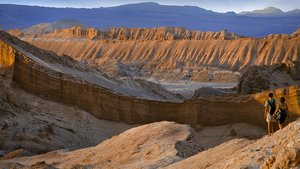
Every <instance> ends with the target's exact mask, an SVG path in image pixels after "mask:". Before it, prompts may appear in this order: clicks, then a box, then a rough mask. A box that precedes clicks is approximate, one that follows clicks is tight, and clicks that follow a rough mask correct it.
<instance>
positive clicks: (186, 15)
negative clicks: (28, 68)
mask: <svg viewBox="0 0 300 169" xmlns="http://www.w3.org/2000/svg"><path fill="white" fill-rule="evenodd" d="M299 11H300V10H298V9H296V10H293V11H289V12H282V11H281V10H280V9H277V8H273V7H269V8H266V9H264V10H255V11H252V12H242V13H239V14H236V13H234V12H227V13H218V12H213V11H211V10H206V9H203V8H200V7H195V6H166V5H160V4H157V3H153V2H149V3H138V4H128V5H122V6H117V7H107V8H92V9H86V8H51V7H38V6H24V5H8V4H0V27H1V28H2V29H5V30H8V29H16V28H18V29H25V28H28V27H30V26H33V25H36V24H41V23H51V22H56V21H59V20H65V19H68V20H77V21H78V22H80V23H82V24H84V25H86V26H90V27H95V28H99V29H105V28H111V27H159V26H167V27H185V28H187V29H193V30H201V31H220V30H224V29H227V30H228V31H230V32H235V33H237V34H239V35H243V36H251V37H259V36H265V35H268V34H275V33H276V34H277V33H287V34H289V33H292V32H293V31H295V30H296V29H297V28H298V27H300V12H299ZM275 14H276V15H275ZM40 26H41V25H40ZM42 26H43V25H42ZM54 27H55V25H54Z"/></svg>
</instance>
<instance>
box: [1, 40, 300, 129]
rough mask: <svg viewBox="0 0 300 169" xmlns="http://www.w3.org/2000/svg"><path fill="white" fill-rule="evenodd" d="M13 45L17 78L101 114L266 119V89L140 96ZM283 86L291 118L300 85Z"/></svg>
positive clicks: (201, 120) (215, 121)
mask: <svg viewBox="0 0 300 169" xmlns="http://www.w3.org/2000/svg"><path fill="white" fill-rule="evenodd" d="M3 43H4V42H2V44H3ZM4 50H11V49H10V48H5V49H4ZM13 51H14V55H15V61H14V74H13V82H14V83H15V84H17V85H19V86H20V87H21V88H23V89H25V90H26V91H29V92H31V93H34V94H37V95H39V96H41V97H43V98H47V99H50V100H53V101H57V102H61V103H65V104H67V105H72V106H77V107H79V108H82V109H84V110H86V111H88V112H90V113H91V114H93V115H94V116H96V117H98V118H101V119H107V120H113V121H122V122H126V123H150V122H154V121H161V120H170V121H176V122H179V123H186V124H190V125H192V126H196V125H204V126H214V125H224V124H229V123H239V122H246V123H251V124H255V125H262V126H264V125H265V122H264V119H263V102H264V99H266V96H267V92H264V93H261V94H257V95H245V96H238V95H228V96H214V97H207V98H201V99H196V100H189V101H186V102H183V103H172V102H160V101H151V100H142V99H138V98H135V97H128V96H124V95H120V94H117V93H114V92H113V91H109V90H106V89H104V88H101V87H100V86H96V85H94V84H90V83H87V82H85V81H83V80H80V79H75V78H73V77H71V76H69V75H66V74H62V73H59V72H56V71H54V70H50V69H46V68H45V67H43V66H42V65H40V64H39V63H37V62H35V61H34V60H31V59H30V58H29V57H27V56H26V54H24V53H23V52H22V51H18V50H13ZM7 53H9V52H8V51H6V53H4V54H3V53H1V58H3V57H9V56H10V55H7ZM282 90H283V89H280V90H276V93H277V95H278V96H279V95H283V94H284V95H285V96H286V97H287V100H288V102H289V104H290V111H291V116H292V118H291V119H290V120H292V119H295V117H297V116H299V115H300V110H299V107H300V87H299V86H296V87H290V88H288V89H285V90H284V92H283V91H282Z"/></svg>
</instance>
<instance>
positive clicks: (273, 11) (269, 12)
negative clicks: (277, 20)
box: [239, 6, 300, 17]
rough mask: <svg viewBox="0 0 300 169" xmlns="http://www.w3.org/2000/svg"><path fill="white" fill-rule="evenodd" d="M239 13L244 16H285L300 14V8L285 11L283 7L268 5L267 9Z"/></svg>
mask: <svg viewBox="0 0 300 169" xmlns="http://www.w3.org/2000/svg"><path fill="white" fill-rule="evenodd" d="M239 15H244V16H256V17H266V16H276V17H284V16H290V15H298V17H299V15H300V10H299V9H294V10H292V11H288V12H283V11H282V10H281V9H278V8H275V7H272V6H270V7H267V8H265V9H258V10H254V11H244V12H241V13H239Z"/></svg>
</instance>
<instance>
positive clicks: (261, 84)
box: [238, 64, 300, 94]
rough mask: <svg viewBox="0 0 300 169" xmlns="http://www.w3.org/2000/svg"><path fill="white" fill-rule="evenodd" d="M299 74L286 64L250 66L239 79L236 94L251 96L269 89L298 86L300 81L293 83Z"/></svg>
mask: <svg viewBox="0 0 300 169" xmlns="http://www.w3.org/2000/svg"><path fill="white" fill-rule="evenodd" d="M296 72H297V73H296ZM299 73H300V71H299V70H297V69H296V66H288V65H287V64H280V65H278V64H277V65H269V66H250V67H248V68H247V69H246V71H245V72H244V73H243V75H242V77H241V79H240V82H239V85H238V92H239V93H241V94H253V93H258V92H262V91H265V90H269V89H276V88H284V87H288V86H291V85H299V84H300V81H295V80H297V78H296V77H297V76H298V74H299ZM295 74H297V75H295Z"/></svg>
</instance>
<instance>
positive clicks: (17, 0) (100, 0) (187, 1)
mask: <svg viewBox="0 0 300 169" xmlns="http://www.w3.org/2000/svg"><path fill="white" fill-rule="evenodd" d="M141 2H157V3H159V4H162V5H179V6H184V5H190V6H199V7H201V8H205V9H208V10H213V11H215V12H228V11H234V12H241V11H252V10H255V9H263V8H266V7H269V6H273V7H276V8H279V9H281V10H283V11H289V10H293V9H296V8H297V9H300V0H0V4H21V5H34V6H47V7H74V8H99V7H110V6H119V5H124V4H132V3H141Z"/></svg>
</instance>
